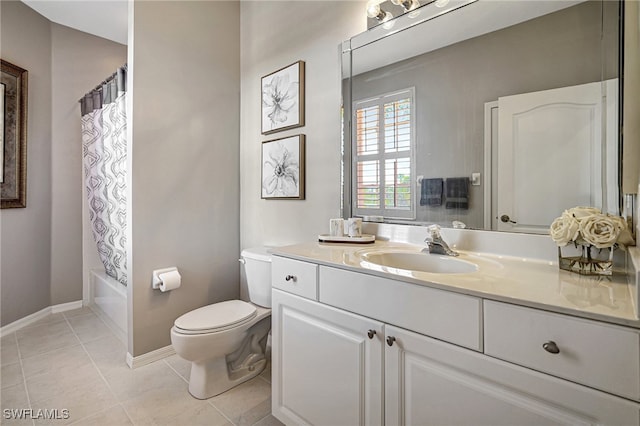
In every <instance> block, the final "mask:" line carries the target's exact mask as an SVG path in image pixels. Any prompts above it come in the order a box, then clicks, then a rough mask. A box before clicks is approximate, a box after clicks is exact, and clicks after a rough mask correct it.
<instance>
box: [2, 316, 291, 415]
mask: <svg viewBox="0 0 640 426" xmlns="http://www.w3.org/2000/svg"><path fill="white" fill-rule="evenodd" d="M0 349H1V354H0V361H1V371H0V385H1V390H0V393H1V395H0V424H3V425H13V424H18V425H41V424H55V425H64V424H73V425H105V426H119V425H145V426H146V425H179V426H191V425H194V426H195V425H212V426H217V425H256V426H269V425H281V423H280V422H279V421H278V420H277V419H276V418H274V417H273V416H272V415H271V384H270V383H271V370H270V366H267V369H266V370H265V371H264V372H263V373H262V374H261V375H260V376H258V377H256V378H254V379H252V380H250V381H248V382H245V383H243V384H242V385H240V386H238V387H236V388H234V389H231V390H230V391H228V392H225V393H224V394H222V395H218V396H216V397H213V398H210V399H208V400H206V401H201V400H198V399H195V398H193V397H192V396H191V395H190V394H189V392H188V390H187V387H188V378H189V370H190V363H189V362H187V361H185V360H183V359H181V358H180V357H178V356H177V355H173V356H171V357H169V358H166V359H164V360H161V361H156V362H154V363H152V364H149V365H145V366H143V367H140V368H136V369H135V370H131V369H129V367H128V366H127V365H126V363H125V356H126V348H125V346H124V345H123V344H122V343H121V342H120V341H119V340H118V339H117V338H116V337H115V335H114V334H113V333H112V332H111V330H110V329H109V328H108V327H107V326H106V325H105V324H104V323H103V322H102V320H101V319H100V318H99V317H98V316H96V315H95V314H94V313H93V311H91V310H90V309H89V308H86V307H85V308H82V309H76V310H73V311H68V312H63V313H58V314H52V315H49V316H48V317H47V318H44V319H42V320H40V321H38V322H37V323H34V324H31V325H30V326H28V327H25V328H23V329H21V330H18V331H17V332H15V333H12V334H10V335H7V336H5V337H2V339H1V340H0ZM12 409H17V410H19V409H27V410H28V409H31V416H30V417H31V418H30V419H21V420H19V419H14V418H10V417H11V413H12V412H11V410H12ZM39 409H43V410H44V409H47V410H49V411H48V413H49V414H54V415H56V414H57V417H58V419H54V420H47V419H44V418H42V417H44V415H43V412H39V411H38V410H39ZM53 410H57V411H53ZM64 410H68V411H64ZM27 413H28V412H27ZM66 413H68V416H67V415H66ZM39 416H40V418H38V417H39ZM64 417H68V418H64Z"/></svg>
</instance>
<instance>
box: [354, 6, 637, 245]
mask: <svg viewBox="0 0 640 426" xmlns="http://www.w3.org/2000/svg"><path fill="white" fill-rule="evenodd" d="M381 6H382V7H384V4H383V5H381ZM622 9H623V5H622V4H621V3H619V2H617V1H607V0H605V1H600V0H587V1H568V0H557V1H540V0H534V1H527V0H521V1H499V0H477V1H474V0H463V1H455V0H451V1H450V2H444V1H436V2H431V3H429V4H426V5H423V6H422V7H421V8H420V9H418V11H419V12H420V13H417V14H416V13H413V16H408V15H409V14H407V15H405V16H402V17H400V18H397V19H395V20H393V21H390V22H387V23H386V24H385V25H380V26H378V27H375V28H373V29H371V30H369V31H367V32H366V33H363V34H360V35H358V36H355V37H353V38H352V39H350V40H348V41H346V42H345V43H343V107H344V118H345V121H344V126H343V129H344V130H343V140H344V147H345V149H344V154H345V155H344V159H345V161H344V165H345V171H344V179H343V180H344V191H343V193H344V199H343V205H344V214H345V216H367V215H375V216H383V217H384V218H385V221H387V222H397V223H411V224H431V223H438V224H440V225H442V226H447V227H451V226H452V225H453V226H455V225H459V223H456V222H461V223H463V224H464V225H466V227H467V228H473V229H486V230H499V231H511V232H529V233H547V232H548V227H549V225H550V224H551V222H552V221H553V219H554V218H555V217H557V216H559V215H560V213H562V211H563V210H565V209H567V208H570V207H573V206H586V205H589V206H597V207H600V208H602V210H603V211H605V212H609V213H612V214H620V212H621V205H622V203H621V191H620V181H621V178H620V175H619V173H620V169H621V166H620V164H621V160H620V158H621V151H622V148H621V140H620V137H619V136H620V131H619V130H620V119H621V117H620V108H619V107H620V105H621V102H622V99H621V94H622V90H621V87H622V86H621V77H622V74H621V72H620V69H621V68H620V66H621V62H622V54H621V53H620V49H621V35H620V34H621V28H619V18H620V16H621V13H622ZM636 71H637V70H636ZM638 72H640V71H638ZM460 226H462V225H460Z"/></svg>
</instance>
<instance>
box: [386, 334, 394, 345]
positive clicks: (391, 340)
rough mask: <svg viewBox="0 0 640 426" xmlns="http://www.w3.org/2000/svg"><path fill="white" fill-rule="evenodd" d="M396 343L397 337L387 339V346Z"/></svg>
mask: <svg viewBox="0 0 640 426" xmlns="http://www.w3.org/2000/svg"><path fill="white" fill-rule="evenodd" d="M395 341H396V338H395V337H393V336H389V337H387V345H389V346H393V342H395Z"/></svg>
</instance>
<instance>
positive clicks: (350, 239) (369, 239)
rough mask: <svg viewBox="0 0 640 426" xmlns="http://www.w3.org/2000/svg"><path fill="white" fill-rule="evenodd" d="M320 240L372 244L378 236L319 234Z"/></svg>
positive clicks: (323, 241) (322, 241) (324, 241)
mask: <svg viewBox="0 0 640 426" xmlns="http://www.w3.org/2000/svg"><path fill="white" fill-rule="evenodd" d="M318 241H320V242H321V243H347V244H370V243H373V242H375V241H376V236H375V235H368V234H362V236H361V237H350V236H348V235H342V236H336V235H329V234H320V235H318Z"/></svg>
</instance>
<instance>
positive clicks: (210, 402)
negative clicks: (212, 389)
mask: <svg viewBox="0 0 640 426" xmlns="http://www.w3.org/2000/svg"><path fill="white" fill-rule="evenodd" d="M212 399H213V397H211V398H209V399H207V403H209V405H210V406H212V407H213V408H214V409H215V410H216V411H217V412H218V413H220V415H221V416H222V417H224V418H225V419H227V421H228V422H229V423H230V424H232V425H233V426H237V425H236V424H235V423H234V422H233V421H231V419H230V418H229V417H227V415H226V414H224V413H223V412H222V410H221V409H219V408H218V407H216V406H215V404H214V403H213V401H211V400H212Z"/></svg>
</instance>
